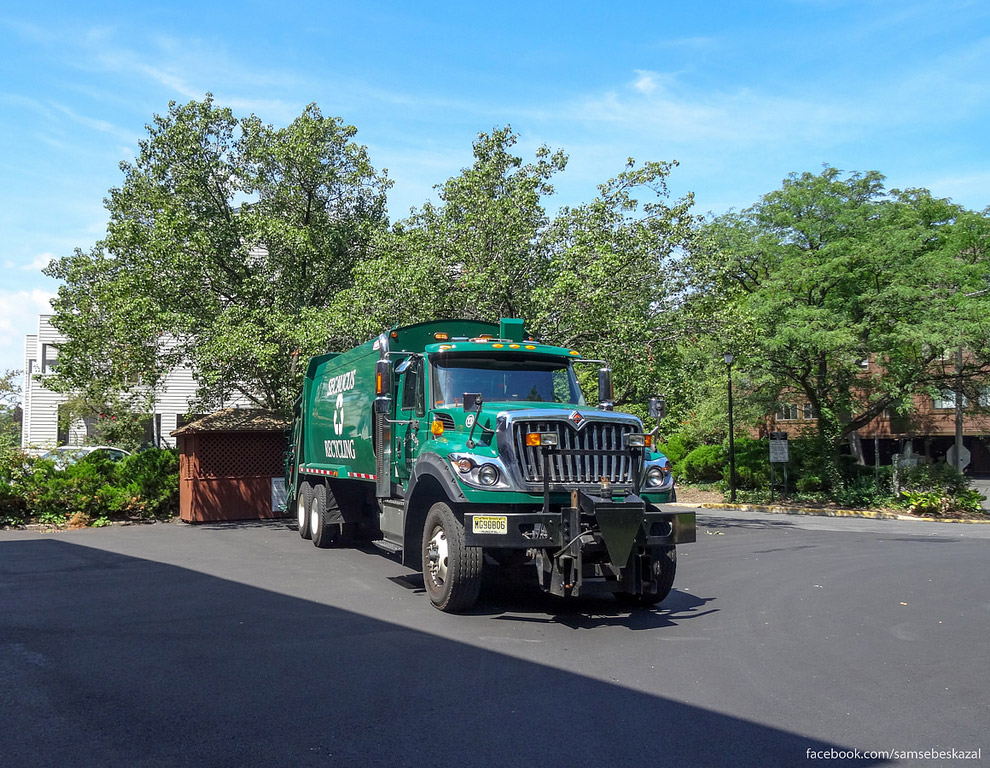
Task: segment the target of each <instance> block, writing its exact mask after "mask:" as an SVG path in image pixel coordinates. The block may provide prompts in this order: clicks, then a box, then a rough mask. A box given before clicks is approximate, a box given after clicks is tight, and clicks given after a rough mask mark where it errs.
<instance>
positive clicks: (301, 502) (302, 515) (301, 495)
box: [296, 480, 313, 539]
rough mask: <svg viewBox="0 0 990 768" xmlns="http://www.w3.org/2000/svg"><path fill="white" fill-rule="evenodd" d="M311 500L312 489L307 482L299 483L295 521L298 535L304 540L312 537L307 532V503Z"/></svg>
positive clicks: (308, 531)
mask: <svg viewBox="0 0 990 768" xmlns="http://www.w3.org/2000/svg"><path fill="white" fill-rule="evenodd" d="M312 498H313V487H312V486H311V485H310V484H309V482H308V481H306V480H303V481H302V482H301V483H299V491H298V492H297V493H296V521H297V522H298V523H299V535H300V536H302V537H303V538H304V539H308V538H309V537H310V536H312V533H311V532H310V530H309V503H310V501H311V499H312Z"/></svg>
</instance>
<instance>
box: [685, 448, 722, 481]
mask: <svg viewBox="0 0 990 768" xmlns="http://www.w3.org/2000/svg"><path fill="white" fill-rule="evenodd" d="M726 466H727V458H726V455H725V451H724V450H723V449H722V446H721V445H699V446H698V447H697V448H695V449H694V450H693V451H691V452H690V453H689V454H688V455H687V456H685V457H684V458H683V459H682V460H681V462H680V464H679V465H678V472H679V473H680V474H679V476H680V477H681V478H682V479H683V480H684V481H685V482H688V483H714V482H715V481H717V480H720V479H721V478H722V473H723V470H725V467H726Z"/></svg>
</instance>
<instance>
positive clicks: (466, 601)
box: [423, 501, 483, 613]
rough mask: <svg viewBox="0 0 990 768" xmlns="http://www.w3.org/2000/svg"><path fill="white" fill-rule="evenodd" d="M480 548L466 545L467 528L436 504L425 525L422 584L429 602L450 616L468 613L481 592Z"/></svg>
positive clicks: (448, 509)
mask: <svg viewBox="0 0 990 768" xmlns="http://www.w3.org/2000/svg"><path fill="white" fill-rule="evenodd" d="M482 562H483V558H482V553H481V547H466V546H464V526H463V525H461V523H460V521H458V519H457V516H456V515H455V514H454V512H453V511H452V510H451V508H450V506H449V505H448V504H446V503H444V502H442V501H441V502H437V503H436V504H434V505H433V506H432V507H430V511H429V512H428V513H427V515H426V523H425V525H424V526H423V584H424V585H425V586H426V594H428V595H429V596H430V602H431V603H433V605H435V606H436V607H437V608H439V609H440V610H441V611H447V612H448V613H452V612H456V611H466V610H467V609H468V608H470V607H471V606H472V605H474V603H475V601H476V600H477V599H478V593H479V592H480V591H481V565H482Z"/></svg>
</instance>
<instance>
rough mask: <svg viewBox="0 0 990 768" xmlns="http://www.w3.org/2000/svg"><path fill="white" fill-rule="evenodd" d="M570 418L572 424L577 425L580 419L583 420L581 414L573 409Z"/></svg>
mask: <svg viewBox="0 0 990 768" xmlns="http://www.w3.org/2000/svg"><path fill="white" fill-rule="evenodd" d="M570 419H571V421H573V422H574V426H575V427H577V426H579V425H580V424H581V422H582V421H584V416H582V415H581V414H580V413H579V412H578V411H574V412H573V413H571V415H570Z"/></svg>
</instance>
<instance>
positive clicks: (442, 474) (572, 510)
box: [286, 319, 695, 611]
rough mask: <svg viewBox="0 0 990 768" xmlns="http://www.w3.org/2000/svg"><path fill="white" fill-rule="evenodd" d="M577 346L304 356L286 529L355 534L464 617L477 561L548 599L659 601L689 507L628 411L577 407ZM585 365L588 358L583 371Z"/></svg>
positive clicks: (420, 331) (423, 340)
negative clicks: (606, 595) (586, 594)
mask: <svg viewBox="0 0 990 768" xmlns="http://www.w3.org/2000/svg"><path fill="white" fill-rule="evenodd" d="M581 362H587V361H583V359H582V358H581V356H580V354H579V353H578V352H577V351H576V350H571V349H566V348H562V347H557V346H552V345H548V344H543V343H540V342H538V341H535V340H533V339H531V338H529V337H528V336H527V335H526V334H525V332H524V328H523V322H522V321H521V320H515V319H506V320H502V321H501V323H499V324H493V323H485V322H480V321H474V320H445V321H436V322H430V323H421V324H418V325H412V326H407V327H402V328H394V329H392V330H391V331H387V332H385V333H383V334H381V336H379V337H377V338H375V339H372V340H370V341H368V342H367V343H365V344H363V345H361V346H359V347H356V348H354V349H351V350H349V351H347V352H344V353H342V354H327V355H322V356H319V357H314V358H313V359H311V360H310V362H309V366H308V368H307V372H306V377H305V379H304V383H303V390H302V394H301V395H300V397H299V399H298V400H297V402H296V407H295V419H294V422H293V431H292V445H291V450H290V452H289V454H288V456H289V458H288V461H287V465H286V487H287V489H288V494H289V504H290V505H291V506H290V508H292V509H295V510H296V512H297V517H298V521H299V532H300V534H301V535H302V537H303V538H307V539H312V540H313V542H314V543H315V544H316V545H317V546H319V547H329V546H341V545H346V544H348V543H349V542H351V541H352V540H353V539H354V538H355V537H358V536H360V537H366V538H370V539H371V540H372V541H374V542H375V543H376V544H377V545H378V546H379V547H381V548H382V549H384V550H386V551H389V552H393V553H396V554H399V555H401V557H402V561H403V563H405V564H406V565H408V566H410V567H411V568H414V569H416V570H420V569H421V570H422V571H423V578H424V584H425V586H426V591H427V593H428V594H429V596H430V599H431V601H432V602H433V604H434V605H435V606H437V607H438V608H440V609H442V610H447V611H458V610H465V609H467V608H469V607H470V606H471V605H472V604H473V603H474V602H475V600H476V599H477V596H478V591H479V588H480V581H481V571H482V568H483V567H484V568H490V567H497V566H502V567H522V568H532V569H534V571H535V574H536V576H537V578H538V580H539V582H540V584H541V585H542V586H543V587H544V588H545V589H546V590H547V591H550V592H552V593H554V594H558V595H564V596H568V595H578V594H581V592H582V590H586V589H587V588H588V587H589V586H590V585H591V584H592V583H599V584H601V585H604V587H605V588H607V589H610V590H611V591H613V592H614V593H615V594H616V596H617V598H619V599H622V600H625V601H627V602H629V603H631V604H634V605H635V604H639V605H647V606H648V605H654V604H656V603H658V602H660V601H661V600H662V599H663V598H664V597H665V596H666V595H667V593H668V592H669V591H670V589H671V585H672V584H673V578H674V573H675V570H676V545H677V544H679V543H686V542H690V541H694V539H695V520H694V514H693V513H684V512H680V513H674V512H668V511H664V510H663V509H662V508H661V506H660V505H662V504H664V503H669V502H672V501H674V499H675V496H674V488H673V478H672V477H671V475H670V466H669V462H668V461H667V460H666V458H665V457H664V456H663V455H662V454H660V453H658V452H656V451H654V450H653V449H652V447H651V438H652V435H650V434H647V433H644V431H643V425H642V422H641V421H640V420H639V418H637V417H636V416H633V415H630V414H624V413H618V412H614V411H612V410H611V409H610V408H611V405H610V402H609V400H610V390H611V381H610V372H609V371H608V370H607V368H606V369H602V370H601V371H599V399H600V401H601V402H600V403H599V407H598V408H592V407H589V406H588V405H587V404H586V402H585V400H584V396H583V394H582V393H581V390H580V387H579V386H578V379H577V375H576V372H575V367H576V365H577V364H579V363H581ZM592 362H597V361H592Z"/></svg>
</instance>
